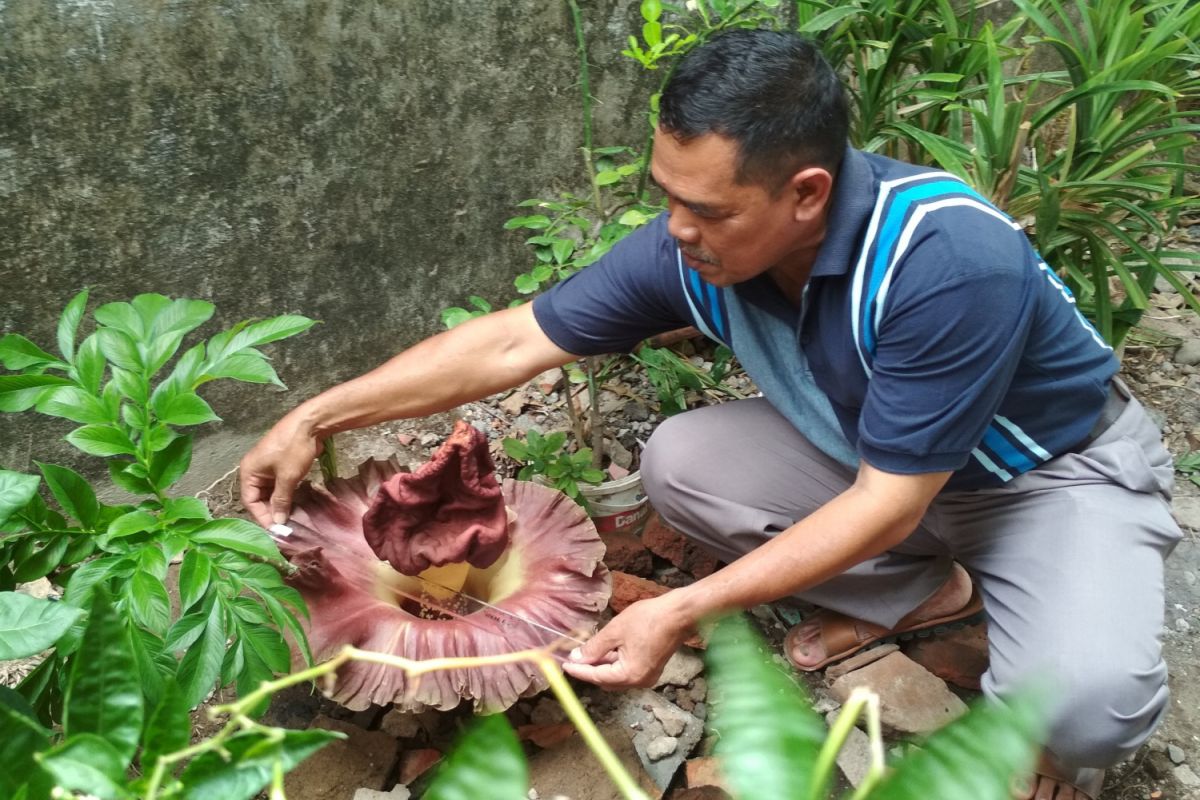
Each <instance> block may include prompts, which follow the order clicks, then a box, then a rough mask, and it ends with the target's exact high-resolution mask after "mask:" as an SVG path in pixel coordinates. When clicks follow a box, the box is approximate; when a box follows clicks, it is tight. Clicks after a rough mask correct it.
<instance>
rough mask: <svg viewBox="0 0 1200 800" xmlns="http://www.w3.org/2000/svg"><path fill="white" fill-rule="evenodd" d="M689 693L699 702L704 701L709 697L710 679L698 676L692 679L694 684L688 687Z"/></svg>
mask: <svg viewBox="0 0 1200 800" xmlns="http://www.w3.org/2000/svg"><path fill="white" fill-rule="evenodd" d="M688 694H689V695H691V697H692V699H693V700H695V701H696V702H697V703H702V702H704V701H705V700H707V699H708V681H706V680H704V678H696V679H695V680H694V681H692V686H691V688H690V689H688Z"/></svg>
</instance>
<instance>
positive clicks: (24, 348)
mask: <svg viewBox="0 0 1200 800" xmlns="http://www.w3.org/2000/svg"><path fill="white" fill-rule="evenodd" d="M0 364H2V365H3V366H4V368H5V369H11V370H22V369H26V368H27V367H44V366H47V365H54V366H58V367H61V368H63V369H66V367H67V365H66V364H64V363H63V362H62V361H60V360H59V359H57V358H55V357H54V356H52V355H50V354H49V353H47V352H46V351H45V350H43V349H42V348H40V347H38V346H37V345H36V344H34V343H33V342H31V341H29V340H28V339H26V338H25V337H24V336H21V335H19V334H16V333H10V334H8V335H7V336H0Z"/></svg>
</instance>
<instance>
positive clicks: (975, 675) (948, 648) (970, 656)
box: [904, 622, 988, 692]
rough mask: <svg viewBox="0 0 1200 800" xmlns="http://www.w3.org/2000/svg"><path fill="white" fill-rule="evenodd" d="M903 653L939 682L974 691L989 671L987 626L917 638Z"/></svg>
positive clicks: (905, 646)
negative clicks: (935, 676) (939, 679)
mask: <svg viewBox="0 0 1200 800" xmlns="http://www.w3.org/2000/svg"><path fill="white" fill-rule="evenodd" d="M904 653H905V655H907V656H908V657H909V658H911V659H912V660H913V661H915V662H917V663H918V664H920V665H921V666H923V667H924V668H925V669H927V670H929V671H930V672H932V673H933V674H934V675H937V676H938V677H939V678H941V679H942V680H944V681H947V682H949V683H953V684H954V685H955V686H961V687H963V688H964V689H971V690H973V691H976V692H977V691H979V678H980V676H982V675H983V673H985V672H987V668H988V641H987V624H986V623H982V622H981V623H979V624H978V625H968V626H967V627H965V628H963V629H962V630H957V631H950V632H949V633H945V634H940V635H938V636H934V637H931V638H929V639H917V640H915V641H913V642H909V643H906V644H905V645H904Z"/></svg>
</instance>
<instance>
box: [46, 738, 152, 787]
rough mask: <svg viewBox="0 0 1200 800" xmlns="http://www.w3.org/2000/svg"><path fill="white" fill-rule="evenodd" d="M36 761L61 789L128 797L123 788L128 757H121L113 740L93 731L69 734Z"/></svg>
mask: <svg viewBox="0 0 1200 800" xmlns="http://www.w3.org/2000/svg"><path fill="white" fill-rule="evenodd" d="M38 761H39V762H40V763H41V765H42V767H44V768H45V770H46V771H47V772H49V773H50V774H51V775H53V776H54V780H55V782H56V783H57V785H59V786H61V787H63V788H64V789H72V790H76V791H78V792H81V793H83V794H88V795H92V796H94V797H98V798H100V800H122V799H123V798H127V797H130V796H131V795H130V794H129V792H127V791H126V790H125V788H124V785H125V767H126V765H127V764H128V763H129V759H127V758H122V754H121V752H120V751H119V750H118V749H117V747H116V746H114V744H113V743H111V742H107V741H105V740H104V739H103V738H102V737H100V736H97V735H95V734H91V733H81V734H76V735H74V736H70V737H68V739H67V740H66V741H65V742H63V743H62V744H60V745H58V746H57V747H55V748H54V749H52V750H49V751H47V752H46V753H44V754H40V755H39V756H38Z"/></svg>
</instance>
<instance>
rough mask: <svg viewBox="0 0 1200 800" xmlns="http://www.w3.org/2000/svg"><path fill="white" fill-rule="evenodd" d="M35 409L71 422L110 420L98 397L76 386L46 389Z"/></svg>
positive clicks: (103, 421) (104, 421)
mask: <svg viewBox="0 0 1200 800" xmlns="http://www.w3.org/2000/svg"><path fill="white" fill-rule="evenodd" d="M37 410H38V411H39V412H40V413H42V414H46V415H48V416H51V417H62V418H64V419H69V420H71V421H72V422H80V423H84V424H88V423H101V424H103V423H106V422H112V418H111V417H109V415H108V409H106V408H105V407H104V403H102V402H101V401H100V398H99V397H96V396H95V395H92V394H88V393H87V392H85V391H84V390H83V389H80V388H79V387H78V386H60V387H57V388H53V389H47V390H46V392H45V394H43V395H42V396H41V399H39V400H38V404H37Z"/></svg>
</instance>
